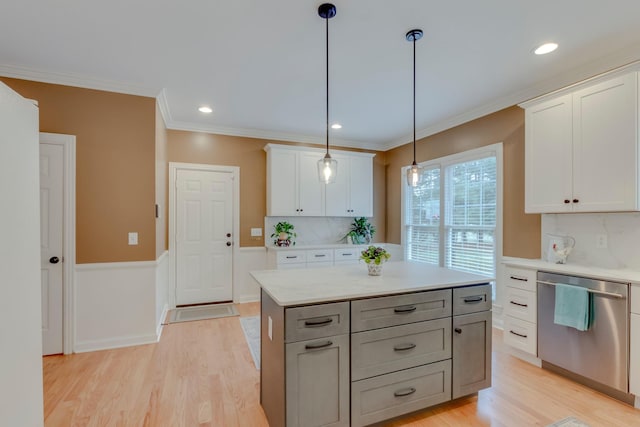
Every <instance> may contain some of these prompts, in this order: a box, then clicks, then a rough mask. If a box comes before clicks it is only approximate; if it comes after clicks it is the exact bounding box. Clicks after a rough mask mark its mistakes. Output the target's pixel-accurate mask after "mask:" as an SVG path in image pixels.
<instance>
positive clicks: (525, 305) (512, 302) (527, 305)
mask: <svg viewBox="0 0 640 427" xmlns="http://www.w3.org/2000/svg"><path fill="white" fill-rule="evenodd" d="M509 303H511V304H513V305H517V306H519V307H529V304H520V303H519V302H515V301H509Z"/></svg>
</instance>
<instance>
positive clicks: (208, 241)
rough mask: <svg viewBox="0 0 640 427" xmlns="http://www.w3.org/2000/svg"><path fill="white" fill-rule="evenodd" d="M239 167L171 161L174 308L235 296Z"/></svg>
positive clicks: (170, 197)
mask: <svg viewBox="0 0 640 427" xmlns="http://www.w3.org/2000/svg"><path fill="white" fill-rule="evenodd" d="M238 178H239V168H237V167H229V166H213V165H198V164H185V163H170V164H169V182H170V185H169V189H170V190H169V209H170V212H169V255H170V259H171V265H172V268H171V270H172V271H171V277H172V281H173V282H174V286H173V289H174V292H173V295H172V296H173V299H174V301H170V303H171V302H173V304H172V305H173V306H181V305H195V304H206V303H215V302H223V301H232V300H233V278H234V272H233V266H234V254H235V251H236V244H235V243H234V242H235V241H236V240H237V239H236V237H235V236H237V234H238V188H239V187H238V184H239V183H238V181H239V179H238Z"/></svg>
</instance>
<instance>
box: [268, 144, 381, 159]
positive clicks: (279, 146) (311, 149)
mask: <svg viewBox="0 0 640 427" xmlns="http://www.w3.org/2000/svg"><path fill="white" fill-rule="evenodd" d="M274 148H277V149H278V150H289V151H295V152H299V151H304V152H307V153H318V154H324V153H325V151H326V148H315V147H302V146H299V145H284V144H272V143H269V144H267V145H265V146H264V148H263V150H264V151H266V152H267V153H268V152H269V151H270V150H272V149H274ZM331 151H336V152H342V153H347V154H349V155H350V156H354V157H365V158H369V159H372V158H374V157H375V156H376V154H375V153H361V152H358V151H346V150H336V149H331Z"/></svg>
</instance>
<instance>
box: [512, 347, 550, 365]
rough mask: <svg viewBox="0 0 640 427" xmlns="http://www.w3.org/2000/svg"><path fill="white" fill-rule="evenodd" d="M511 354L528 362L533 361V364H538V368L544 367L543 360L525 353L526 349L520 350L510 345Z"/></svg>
mask: <svg viewBox="0 0 640 427" xmlns="http://www.w3.org/2000/svg"><path fill="white" fill-rule="evenodd" d="M507 347H508V349H509V354H510V355H512V356H515V357H517V358H518V359H520V360H524V361H525V362H527V363H531V364H532V365H535V366H537V367H538V368H542V360H541V359H538V358H537V357H536V356H534V355H533V354H529V353H525V352H524V351H521V350H518V349H517V348H513V347H509V346H507Z"/></svg>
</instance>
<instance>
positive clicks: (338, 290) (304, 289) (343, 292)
mask: <svg viewBox="0 0 640 427" xmlns="http://www.w3.org/2000/svg"><path fill="white" fill-rule="evenodd" d="M251 275H252V276H253V278H254V279H256V280H257V281H258V283H259V284H260V286H261V287H262V289H264V291H265V292H266V293H267V294H269V296H271V298H273V300H274V301H275V302H276V303H277V304H278V305H280V306H283V307H286V306H292V305H300V304H311V303H321V302H329V301H340V300H348V299H354V298H365V297H371V296H380V295H392V294H399V293H406V292H416V291H425V290H434V289H442V288H454V287H459V286H465V285H473V284H478V283H487V282H490V281H492V280H494V278H493V277H489V276H481V275H478V274H471V273H464V272H461V271H455V270H449V269H447V268H441V267H435V266H432V265H428V264H424V263H417V262H410V261H390V262H386V263H385V264H384V266H383V270H382V276H369V275H368V273H367V266H366V264H364V263H360V264H357V265H346V266H339V267H331V268H308V269H299V270H259V271H252V272H251Z"/></svg>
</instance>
